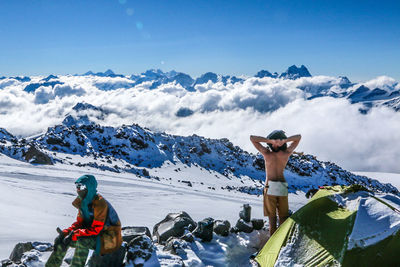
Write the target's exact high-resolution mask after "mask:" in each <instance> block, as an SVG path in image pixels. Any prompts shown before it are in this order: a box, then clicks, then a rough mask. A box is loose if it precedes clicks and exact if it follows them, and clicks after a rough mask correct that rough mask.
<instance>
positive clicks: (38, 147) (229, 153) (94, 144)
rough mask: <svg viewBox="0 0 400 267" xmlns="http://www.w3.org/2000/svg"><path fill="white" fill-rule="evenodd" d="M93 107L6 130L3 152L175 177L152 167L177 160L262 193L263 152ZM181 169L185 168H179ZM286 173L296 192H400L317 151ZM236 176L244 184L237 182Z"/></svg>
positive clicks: (0, 133) (296, 159)
mask: <svg viewBox="0 0 400 267" xmlns="http://www.w3.org/2000/svg"><path fill="white" fill-rule="evenodd" d="M93 111H96V112H98V114H99V116H102V113H103V112H104V111H103V110H101V109H99V108H97V107H95V106H92V105H90V104H85V103H79V104H77V105H76V106H74V108H73V112H71V114H69V115H67V116H66V118H65V120H64V121H63V123H62V124H60V125H56V126H54V127H50V128H48V130H47V132H45V133H43V134H40V135H36V136H34V137H30V138H21V139H19V138H17V137H15V136H13V135H12V134H10V133H9V132H7V131H6V130H5V129H2V128H0V153H2V154H5V155H7V156H9V157H11V158H14V159H17V160H21V161H25V162H30V163H32V164H67V165H75V166H78V167H92V168H98V169H102V170H107V171H112V172H130V173H133V174H135V175H138V176H141V177H147V178H149V179H157V180H161V179H163V180H165V179H172V178H170V177H169V178H168V177H162V176H156V175H154V172H152V169H154V168H161V167H162V166H165V165H166V164H173V165H177V166H181V167H182V166H183V167H184V168H197V169H198V172H199V176H198V178H196V180H195V181H182V182H184V183H187V184H188V185H189V184H190V186H192V184H193V183H198V184H202V183H205V182H206V181H203V180H202V175H201V173H207V175H209V173H215V174H216V175H215V176H216V178H215V179H218V181H219V182H221V179H225V180H226V183H225V186H224V187H223V189H225V190H237V191H240V192H245V193H249V194H261V193H262V188H263V181H264V179H265V171H264V161H263V159H262V157H261V155H254V154H251V153H248V152H246V151H244V150H242V149H241V148H240V147H238V146H234V145H233V144H232V143H231V142H230V141H229V140H228V139H208V138H204V137H201V136H197V135H192V136H186V137H184V136H176V135H170V134H166V133H156V132H152V131H150V130H148V129H146V128H142V127H141V126H139V125H136V124H134V125H123V126H121V127H106V126H100V125H98V124H95V123H94V122H92V121H90V120H89V119H88V116H87V115H85V113H92V112H93ZM183 167H182V168H183ZM178 171H180V168H178V167H177V169H176V172H178ZM286 172H287V173H286V179H287V181H288V183H289V185H290V186H289V187H290V191H291V192H295V191H298V190H301V191H304V192H307V191H308V190H309V189H312V188H316V187H318V186H322V185H333V184H340V185H349V184H354V183H356V184H361V185H363V186H365V187H367V188H369V189H371V190H373V191H379V192H390V193H394V194H398V195H399V194H400V193H399V191H398V190H397V189H396V188H395V187H393V186H391V185H389V184H381V183H379V182H378V181H376V180H373V179H370V178H367V177H365V176H358V175H354V174H352V173H350V172H348V171H345V170H343V169H342V168H340V167H339V166H337V165H336V164H334V163H331V162H321V161H319V160H317V159H316V157H315V156H312V155H305V154H297V153H295V154H293V155H292V156H291V158H290V160H289V163H288V165H287V167H286ZM150 173H153V174H152V175H150ZM233 180H235V181H240V183H237V182H236V185H234V184H233V183H232V182H233ZM249 181H250V182H249ZM208 182H210V181H208ZM211 184H212V182H211ZM237 184H239V185H237ZM210 188H211V186H210Z"/></svg>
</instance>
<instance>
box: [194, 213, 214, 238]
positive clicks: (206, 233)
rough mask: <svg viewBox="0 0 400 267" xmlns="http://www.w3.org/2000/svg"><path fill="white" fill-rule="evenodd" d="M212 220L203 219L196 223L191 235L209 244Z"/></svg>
mask: <svg viewBox="0 0 400 267" xmlns="http://www.w3.org/2000/svg"><path fill="white" fill-rule="evenodd" d="M213 228H214V219H213V218H205V219H204V220H202V221H200V222H198V223H197V227H196V229H194V231H193V234H194V236H195V237H198V238H201V241H203V242H210V241H211V240H212V238H213Z"/></svg>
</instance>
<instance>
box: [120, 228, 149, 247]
mask: <svg viewBox="0 0 400 267" xmlns="http://www.w3.org/2000/svg"><path fill="white" fill-rule="evenodd" d="M141 235H147V236H148V237H150V238H151V233H150V230H149V228H147V227H145V226H126V227H122V240H123V241H125V242H127V243H129V242H130V241H131V240H132V239H134V238H135V237H138V236H141Z"/></svg>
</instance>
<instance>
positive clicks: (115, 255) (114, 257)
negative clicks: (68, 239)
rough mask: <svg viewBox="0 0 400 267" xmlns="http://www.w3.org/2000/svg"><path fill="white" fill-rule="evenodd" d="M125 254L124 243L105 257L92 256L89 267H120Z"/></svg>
mask: <svg viewBox="0 0 400 267" xmlns="http://www.w3.org/2000/svg"><path fill="white" fill-rule="evenodd" d="M125 254H126V243H123V244H122V246H121V247H120V248H119V249H118V250H116V251H114V252H112V253H108V254H105V255H97V254H93V255H92V257H91V258H90V259H89V267H121V266H123V262H124V259H125Z"/></svg>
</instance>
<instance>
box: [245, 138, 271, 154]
mask: <svg viewBox="0 0 400 267" xmlns="http://www.w3.org/2000/svg"><path fill="white" fill-rule="evenodd" d="M250 141H251V142H252V143H253V145H254V147H255V148H256V149H257V150H258V151H260V153H261V154H263V155H264V154H266V153H268V149H267V148H266V147H264V146H263V145H262V144H261V142H263V143H273V142H274V141H275V140H269V139H267V138H265V137H261V136H255V135H250Z"/></svg>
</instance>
